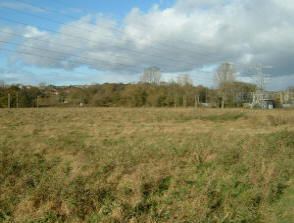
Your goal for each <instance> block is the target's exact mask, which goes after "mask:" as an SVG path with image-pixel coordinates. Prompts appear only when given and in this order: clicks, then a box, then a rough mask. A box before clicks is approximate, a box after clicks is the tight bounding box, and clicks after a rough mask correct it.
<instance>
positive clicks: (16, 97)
mask: <svg viewBox="0 0 294 223" xmlns="http://www.w3.org/2000/svg"><path fill="white" fill-rule="evenodd" d="M16 108H18V92H16Z"/></svg>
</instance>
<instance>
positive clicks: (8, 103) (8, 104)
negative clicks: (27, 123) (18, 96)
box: [7, 94, 10, 108]
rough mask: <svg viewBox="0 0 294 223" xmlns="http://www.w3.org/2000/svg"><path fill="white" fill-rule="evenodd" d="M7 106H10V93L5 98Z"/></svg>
mask: <svg viewBox="0 0 294 223" xmlns="http://www.w3.org/2000/svg"><path fill="white" fill-rule="evenodd" d="M7 107H8V108H10V94H8V98H7Z"/></svg>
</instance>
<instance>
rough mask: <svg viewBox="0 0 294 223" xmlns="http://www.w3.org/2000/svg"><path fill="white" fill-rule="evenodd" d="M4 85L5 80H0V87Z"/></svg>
mask: <svg viewBox="0 0 294 223" xmlns="http://www.w3.org/2000/svg"><path fill="white" fill-rule="evenodd" d="M4 87H5V82H4V80H0V88H4Z"/></svg>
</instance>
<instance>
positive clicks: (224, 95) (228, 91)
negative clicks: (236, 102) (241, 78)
mask: <svg viewBox="0 0 294 223" xmlns="http://www.w3.org/2000/svg"><path fill="white" fill-rule="evenodd" d="M236 78H237V71H236V67H235V65H234V64H232V63H228V62H226V63H222V64H220V65H219V67H218V68H217V70H216V72H215V75H214V79H215V82H216V84H217V86H218V89H219V93H220V96H221V99H222V108H224V106H225V101H226V100H227V99H228V98H229V97H230V96H231V95H232V86H233V82H234V81H236Z"/></svg>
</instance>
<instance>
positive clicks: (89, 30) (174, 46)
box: [3, 0, 218, 58]
mask: <svg viewBox="0 0 294 223" xmlns="http://www.w3.org/2000/svg"><path fill="white" fill-rule="evenodd" d="M15 1H18V2H21V3H25V4H28V5H30V6H32V7H35V8H39V9H42V10H48V11H53V12H55V13H58V14H60V12H58V11H57V10H54V9H48V8H43V7H40V6H36V5H33V4H31V3H28V2H24V1H20V0H15ZM3 8H6V9H8V10H12V11H16V12H19V13H23V14H26V15H29V16H34V17H37V18H41V19H44V20H48V21H51V22H54V23H58V24H62V25H67V26H70V27H74V28H78V29H80V28H81V27H78V26H76V25H72V24H67V23H63V22H60V21H56V20H53V19H49V18H45V17H42V16H38V15H34V14H31V13H27V12H23V11H20V10H17V9H11V8H9V7H3ZM63 16H65V17H70V18H74V19H78V20H79V19H80V18H78V17H75V16H69V15H63ZM100 25H101V24H100ZM83 29H85V28H83ZM111 29H112V30H115V31H117V32H118V33H121V34H123V35H124V34H125V33H124V32H123V31H121V30H120V29H117V28H114V27H113V28H111ZM85 30H86V29H85ZM87 30H88V32H91V33H97V32H93V30H91V29H87ZM181 42H183V41H181ZM160 45H163V46H166V47H168V48H170V47H173V48H178V49H180V48H179V47H177V46H176V45H173V46H170V45H168V44H165V43H160ZM191 45H193V44H192V43H190V46H191ZM150 48H152V49H155V50H159V51H161V49H159V48H156V47H154V46H151V47H150ZM181 50H186V51H190V52H192V53H195V51H191V49H190V48H189V49H181ZM198 54H199V52H198ZM199 55H202V56H210V57H211V55H210V54H204V53H200V54H199ZM216 58H218V57H216Z"/></svg>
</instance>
